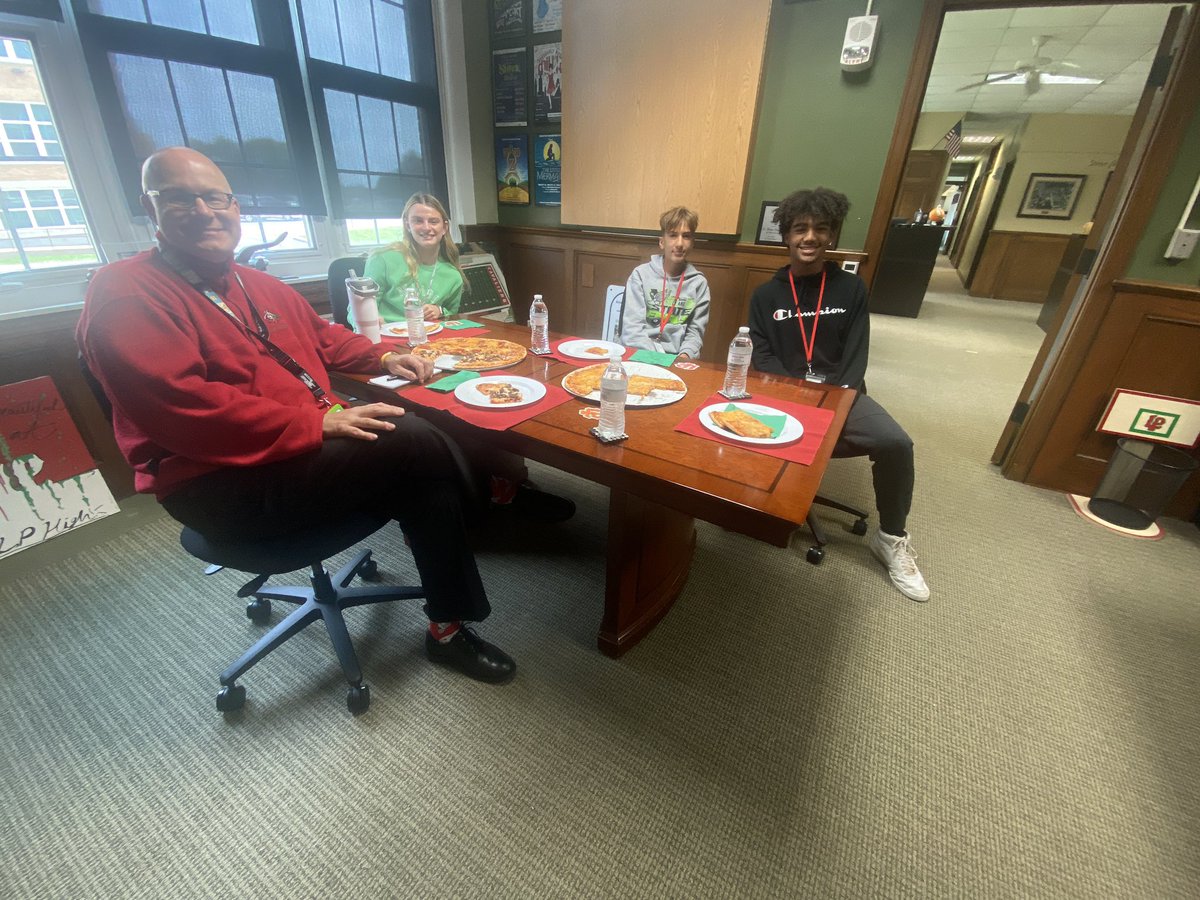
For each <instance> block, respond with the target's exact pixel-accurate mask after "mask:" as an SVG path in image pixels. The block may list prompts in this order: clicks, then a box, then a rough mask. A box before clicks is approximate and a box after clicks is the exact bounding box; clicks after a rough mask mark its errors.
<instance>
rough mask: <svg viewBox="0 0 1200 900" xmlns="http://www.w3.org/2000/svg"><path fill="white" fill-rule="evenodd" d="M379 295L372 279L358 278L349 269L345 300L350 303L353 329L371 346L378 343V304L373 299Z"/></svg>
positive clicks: (376, 285) (377, 287) (377, 286)
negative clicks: (368, 341) (369, 342)
mask: <svg viewBox="0 0 1200 900" xmlns="http://www.w3.org/2000/svg"><path fill="white" fill-rule="evenodd" d="M378 293H379V285H378V284H377V283H376V282H375V280H374V279H373V278H367V277H365V276H364V277H363V278H359V277H358V274H357V273H356V272H355V271H354V270H353V269H351V270H350V277H349V278H347V279H346V298H347V299H348V300H349V302H350V312H351V315H352V316H353V317H354V329H355V330H356V331H357V332H358V333H359V334H361V335H362V336H363V337H365V338H367V339H368V340H370V341H371V343H372V344H378V343H379V340H380V338H379V303H378V302H377V301H376V299H375V297H376V295H377V294H378Z"/></svg>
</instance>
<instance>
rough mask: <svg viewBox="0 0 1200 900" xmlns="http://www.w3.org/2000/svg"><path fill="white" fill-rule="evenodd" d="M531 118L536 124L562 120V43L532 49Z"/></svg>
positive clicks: (541, 45) (539, 45)
mask: <svg viewBox="0 0 1200 900" xmlns="http://www.w3.org/2000/svg"><path fill="white" fill-rule="evenodd" d="M533 116H534V120H535V121H537V122H558V121H561V119H562V42H561V41H559V42H556V43H553V44H538V45H537V46H536V47H534V48H533Z"/></svg>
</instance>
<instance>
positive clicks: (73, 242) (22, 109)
mask: <svg viewBox="0 0 1200 900" xmlns="http://www.w3.org/2000/svg"><path fill="white" fill-rule="evenodd" d="M0 49H2V50H3V52H4V56H3V60H4V64H0V96H3V97H4V98H5V99H4V101H3V102H0V274H3V273H6V272H27V271H31V270H34V269H56V268H67V267H71V266H85V265H94V264H96V263H98V262H100V261H101V258H100V255H99V253H98V252H97V249H96V245H95V243H94V242H93V240H92V236H91V233H90V230H89V228H88V223H87V219H86V217H85V216H84V213H83V207H82V205H81V204H80V202H79V195H78V193H76V190H75V184H74V180H73V178H72V176H71V173H70V171H69V169H68V168H67V165H66V163H65V161H64V158H63V151H62V144H61V143H60V141H59V136H58V129H57V128H56V127H55V125H54V117H53V115H52V114H51V111H50V106H49V104H48V102H47V100H46V95H45V93H44V91H43V89H42V84H41V78H40V74H39V73H38V67H37V60H36V59H35V55H34V51H33V47H32V45H31V44H30V43H29V42H28V41H25V40H21V39H19V38H13V37H4V38H0Z"/></svg>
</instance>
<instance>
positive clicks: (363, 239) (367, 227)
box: [346, 219, 404, 247]
mask: <svg viewBox="0 0 1200 900" xmlns="http://www.w3.org/2000/svg"><path fill="white" fill-rule="evenodd" d="M402 237H404V220H403V219H347V220H346V243H348V244H349V245H350V246H351V247H381V246H383V245H384V244H391V243H393V242H394V241H398V240H400V239H401V238H402Z"/></svg>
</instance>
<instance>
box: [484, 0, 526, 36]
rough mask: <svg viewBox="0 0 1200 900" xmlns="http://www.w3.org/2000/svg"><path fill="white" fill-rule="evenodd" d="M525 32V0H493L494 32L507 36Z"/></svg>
mask: <svg viewBox="0 0 1200 900" xmlns="http://www.w3.org/2000/svg"><path fill="white" fill-rule="evenodd" d="M535 2H536V0H535ZM524 33H525V0H492V34H493V35H494V36H495V37H507V36H509V35H515V34H524Z"/></svg>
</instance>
